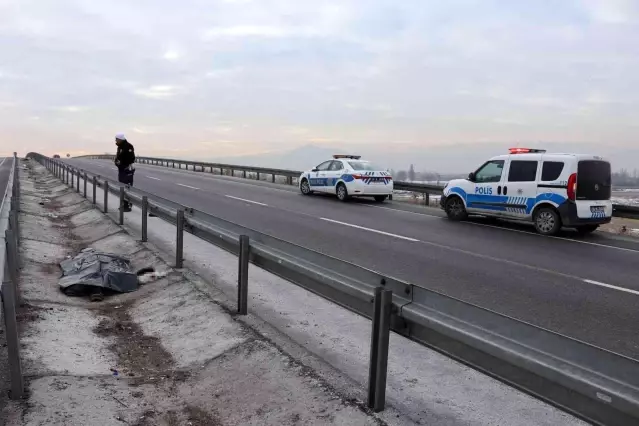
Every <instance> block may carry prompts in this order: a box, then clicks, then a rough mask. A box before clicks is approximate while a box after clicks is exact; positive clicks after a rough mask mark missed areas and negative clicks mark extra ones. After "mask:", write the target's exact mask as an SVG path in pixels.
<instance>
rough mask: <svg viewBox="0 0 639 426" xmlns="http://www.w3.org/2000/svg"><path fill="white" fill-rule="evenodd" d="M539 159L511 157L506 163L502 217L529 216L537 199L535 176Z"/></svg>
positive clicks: (520, 217) (517, 217) (522, 217)
mask: <svg viewBox="0 0 639 426" xmlns="http://www.w3.org/2000/svg"><path fill="white" fill-rule="evenodd" d="M540 159H541V158H536V159H535V158H526V159H525V160H524V159H522V160H520V159H517V156H516V155H513V156H511V158H510V161H509V162H508V170H507V179H506V181H505V182H504V186H503V190H502V193H503V195H506V196H508V199H507V200H506V203H505V211H504V216H506V217H509V218H513V219H524V218H526V217H527V216H529V215H530V213H531V210H532V208H533V206H534V205H535V199H536V198H537V179H538V177H537V174H538V172H539V162H540Z"/></svg>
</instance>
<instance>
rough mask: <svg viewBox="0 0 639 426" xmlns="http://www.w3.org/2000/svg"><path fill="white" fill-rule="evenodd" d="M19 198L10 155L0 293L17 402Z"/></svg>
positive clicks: (0, 230)
mask: <svg viewBox="0 0 639 426" xmlns="http://www.w3.org/2000/svg"><path fill="white" fill-rule="evenodd" d="M19 197H20V179H19V177H18V159H17V157H16V154H15V153H14V155H13V165H12V167H11V172H10V174H9V180H8V181H7V188H6V190H5V193H4V194H3V197H2V202H1V204H0V239H1V240H3V241H2V243H0V294H1V296H2V313H3V317H4V328H5V335H6V339H7V352H8V355H9V377H10V380H11V393H10V395H9V396H10V398H11V399H20V398H23V397H24V395H25V390H24V378H23V375H22V361H21V357H20V339H19V336H18V322H17V316H16V307H17V306H19V296H18V288H17V287H18V274H19V272H20V265H19V263H20V262H19V257H18V244H19V242H20V227H19V222H18V211H19V209H20V204H19Z"/></svg>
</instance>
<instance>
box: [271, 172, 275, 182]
mask: <svg viewBox="0 0 639 426" xmlns="http://www.w3.org/2000/svg"><path fill="white" fill-rule="evenodd" d="M271 182H273V183H275V173H273V174H272V175H271Z"/></svg>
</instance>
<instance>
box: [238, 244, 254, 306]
mask: <svg viewBox="0 0 639 426" xmlns="http://www.w3.org/2000/svg"><path fill="white" fill-rule="evenodd" d="M250 247H251V245H250V241H249V237H248V235H240V255H239V257H238V263H239V270H238V274H237V313H238V314H240V315H246V314H247V313H248V270H249V250H250Z"/></svg>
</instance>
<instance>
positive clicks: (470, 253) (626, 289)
mask: <svg viewBox="0 0 639 426" xmlns="http://www.w3.org/2000/svg"><path fill="white" fill-rule="evenodd" d="M419 242H420V243H422V244H426V245H429V246H433V247H439V248H443V249H446V250H451V251H455V252H458V253H463V254H466V255H470V256H475V257H478V258H480V259H488V260H492V261H495V262H501V263H505V264H507V265H512V266H519V267H522V268H526V269H530V270H533V271H538V272H544V273H547V274H552V275H557V276H560V277H563V278H569V279H573V280H578V281H582V282H585V283H588V284H594V285H598V286H602V287H607V288H611V289H614V290H619V291H624V292H627V293H632V294H636V295H639V291H637V290H631V289H629V288H625V287H618V286H614V285H610V284H604V283H602V282H599V281H593V280H589V279H586V278H581V277H578V276H575V275H570V274H564V273H563V272H558V271H553V270H552V269H546V268H542V267H539V266H533V265H526V264H525V263H519V262H515V261H513V260H508V259H501V258H498V257H493V256H489V255H486V254H480V253H474V252H471V251H468V250H464V249H459V248H456V247H450V246H447V245H445V244H438V243H431V242H429V241H419Z"/></svg>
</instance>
